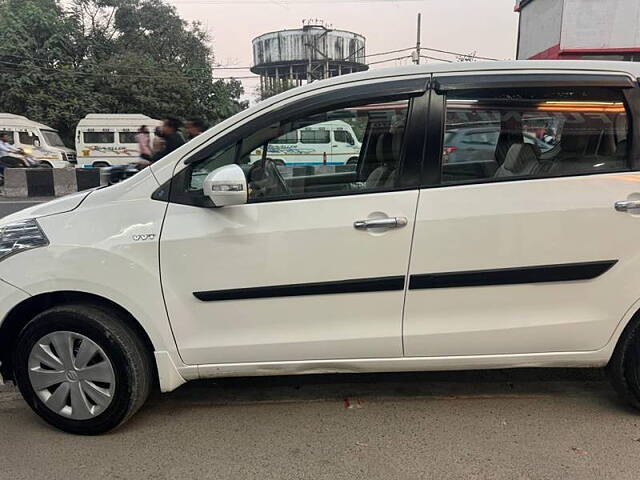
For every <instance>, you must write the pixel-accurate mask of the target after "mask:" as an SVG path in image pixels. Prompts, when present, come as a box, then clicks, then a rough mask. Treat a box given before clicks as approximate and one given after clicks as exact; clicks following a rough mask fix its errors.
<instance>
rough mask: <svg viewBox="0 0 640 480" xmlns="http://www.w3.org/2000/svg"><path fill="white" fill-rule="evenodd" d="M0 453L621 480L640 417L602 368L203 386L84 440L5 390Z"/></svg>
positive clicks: (364, 474)
mask: <svg viewBox="0 0 640 480" xmlns="http://www.w3.org/2000/svg"><path fill="white" fill-rule="evenodd" d="M27 206H29V203H16V202H8V201H6V200H5V201H0V216H4V215H7V214H9V213H10V212H12V211H17V210H19V209H21V208H25V207H27ZM347 405H348V406H349V407H350V408H347ZM0 452H2V455H1V457H0V458H1V459H2V460H0V479H5V478H6V479H9V478H11V479H30V480H33V479H40V478H42V479H48V480H51V479H58V478H64V479H70V480H72V479H83V480H84V479H85V478H92V479H102V478H105V479H107V478H108V479H114V478H120V479H123V478H136V479H139V478H154V479H172V480H173V479H182V478H211V479H227V478H228V479H245V478H247V479H252V478H255V479H260V480H264V479H313V480H316V479H331V480H334V479H335V480H337V479H349V480H353V479H367V480H374V479H396V478H397V479H414V478H415V479H418V478H420V479H428V478H433V479H438V480H440V479H448V478H463V479H485V478H495V479H509V480H511V479H529V478H531V479H557V478H579V479H581V480H586V479H603V478H615V479H616V480H623V479H627V478H628V479H636V478H637V477H638V472H639V471H640V415H639V414H637V413H636V412H633V411H631V410H629V409H628V408H626V407H625V406H624V405H621V404H620V403H619V402H618V401H617V399H616V397H615V395H614V394H613V392H612V391H611V389H610V388H609V385H608V383H606V382H605V381H604V378H603V374H602V372H601V371H600V370H512V371H482V372H466V373H464V372H463V373H444V372H439V373H424V374H415V373H413V374H394V375H392V374H388V375H387V374H385V375H345V376H326V375H323V376H309V377H276V378H259V379H227V380H222V381H217V382H195V383H192V384H189V385H186V386H184V387H182V388H180V389H179V390H177V391H176V392H173V393H171V394H167V395H154V396H153V397H152V398H151V400H150V401H149V402H148V404H147V405H146V406H145V407H144V408H143V409H142V410H141V411H140V412H139V413H138V415H137V416H136V417H134V418H133V420H132V421H131V422H129V423H128V424H126V425H125V426H123V427H122V428H121V429H119V430H117V431H116V432H114V433H112V434H109V435H105V436H102V437H93V438H83V437H75V436H71V435H66V434H62V433H59V432H57V431H55V430H52V429H51V428H49V427H48V426H47V425H45V424H44V423H43V422H41V421H40V420H39V419H38V418H37V417H36V416H35V415H34V414H32V413H31V411H30V410H29V409H28V408H27V407H26V405H25V404H24V403H23V401H22V399H21V398H20V395H19V394H18V393H17V392H16V390H15V389H13V388H12V387H9V386H0Z"/></svg>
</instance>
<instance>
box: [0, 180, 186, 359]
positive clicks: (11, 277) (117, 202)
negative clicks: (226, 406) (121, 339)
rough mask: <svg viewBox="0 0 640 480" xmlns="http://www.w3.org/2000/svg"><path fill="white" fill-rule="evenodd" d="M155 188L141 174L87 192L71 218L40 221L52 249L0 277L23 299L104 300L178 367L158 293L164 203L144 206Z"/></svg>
mask: <svg viewBox="0 0 640 480" xmlns="http://www.w3.org/2000/svg"><path fill="white" fill-rule="evenodd" d="M157 185H158V184H157V182H156V181H155V178H154V177H153V175H151V172H148V173H142V174H140V175H139V176H138V175H136V176H135V177H132V178H131V179H129V180H127V181H125V182H123V183H121V184H118V185H115V186H112V187H109V188H106V189H102V190H98V191H95V192H93V193H92V194H91V195H89V197H88V198H87V199H86V200H85V202H84V204H83V205H82V208H81V209H77V210H75V211H73V212H72V213H62V214H58V215H51V216H46V217H41V218H39V219H38V222H39V223H40V225H41V227H42V229H43V231H44V232H45V234H46V235H47V237H48V238H49V241H50V243H51V244H50V245H49V246H47V247H44V248H36V249H33V250H29V251H26V252H21V253H19V254H17V255H13V256H11V257H9V258H7V259H5V260H4V261H2V262H0V278H2V279H4V280H6V281H8V282H9V283H11V284H12V285H15V286H16V287H19V288H20V289H22V290H24V291H26V292H28V294H29V295H38V294H42V293H49V292H56V291H77V292H84V293H90V294H94V295H99V296H101V297H104V298H107V299H109V300H111V301H113V302H115V303H116V304H118V305H120V306H122V307H123V308H124V309H126V310H127V311H129V312H130V313H131V314H132V315H133V316H134V318H136V319H137V320H138V321H139V322H140V324H141V325H142V327H143V328H144V329H145V330H146V331H147V333H148V335H149V337H150V339H151V341H152V343H153V345H154V348H155V349H156V350H160V351H167V352H169V353H171V354H172V355H173V359H174V361H175V362H176V364H177V365H180V364H181V362H180V359H179V357H178V356H177V354H176V352H177V350H176V345H175V341H174V339H173V334H172V332H171V328H170V324H169V319H168V317H167V313H166V309H165V306H164V300H163V296H162V291H161V288H160V277H159V267H158V241H159V238H160V229H161V225H162V220H163V218H164V214H165V210H166V208H167V204H166V203H163V202H159V201H153V200H150V198H149V197H150V195H151V192H153V190H154V189H155V188H157ZM145 235H146V237H144V236H145Z"/></svg>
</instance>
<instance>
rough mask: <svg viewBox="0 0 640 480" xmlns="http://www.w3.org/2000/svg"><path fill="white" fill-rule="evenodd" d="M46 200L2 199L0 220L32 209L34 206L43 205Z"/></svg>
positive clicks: (0, 199)
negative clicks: (25, 209)
mask: <svg viewBox="0 0 640 480" xmlns="http://www.w3.org/2000/svg"><path fill="white" fill-rule="evenodd" d="M43 201H44V200H33V199H25V200H14V199H5V198H0V218H2V217H6V216H7V215H10V214H12V213H14V212H17V211H18V210H22V209H23V208H27V207H31V206H33V205H37V204H39V203H42V202H43Z"/></svg>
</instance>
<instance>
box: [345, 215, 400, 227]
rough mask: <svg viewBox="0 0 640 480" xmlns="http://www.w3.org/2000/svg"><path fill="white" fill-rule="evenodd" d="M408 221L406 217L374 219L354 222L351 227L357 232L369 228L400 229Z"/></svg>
mask: <svg viewBox="0 0 640 480" xmlns="http://www.w3.org/2000/svg"><path fill="white" fill-rule="evenodd" d="M408 223H409V221H408V220H407V217H391V218H375V219H372V220H356V221H355V222H353V227H354V228H356V229H357V230H367V229H369V228H402V227H405V226H406V225H407V224H408Z"/></svg>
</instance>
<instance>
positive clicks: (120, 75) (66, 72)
mask: <svg viewBox="0 0 640 480" xmlns="http://www.w3.org/2000/svg"><path fill="white" fill-rule="evenodd" d="M0 64H1V65H7V66H11V67H18V68H22V69H30V68H35V69H37V70H41V71H48V72H51V73H53V74H58V75H72V76H74V75H75V76H79V77H100V78H102V77H112V78H158V77H161V75H140V74H127V73H111V74H105V73H97V72H79V71H73V70H60V69H58V68H51V67H42V66H39V65H24V64H21V63H11V62H5V61H2V60H0ZM0 73H11V72H0ZM182 77H183V78H187V79H191V80H196V79H197V78H196V77H192V76H189V75H182ZM211 78H212V79H213V80H248V79H253V78H257V77H256V76H255V75H253V76H238V77H234V76H229V77H211Z"/></svg>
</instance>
